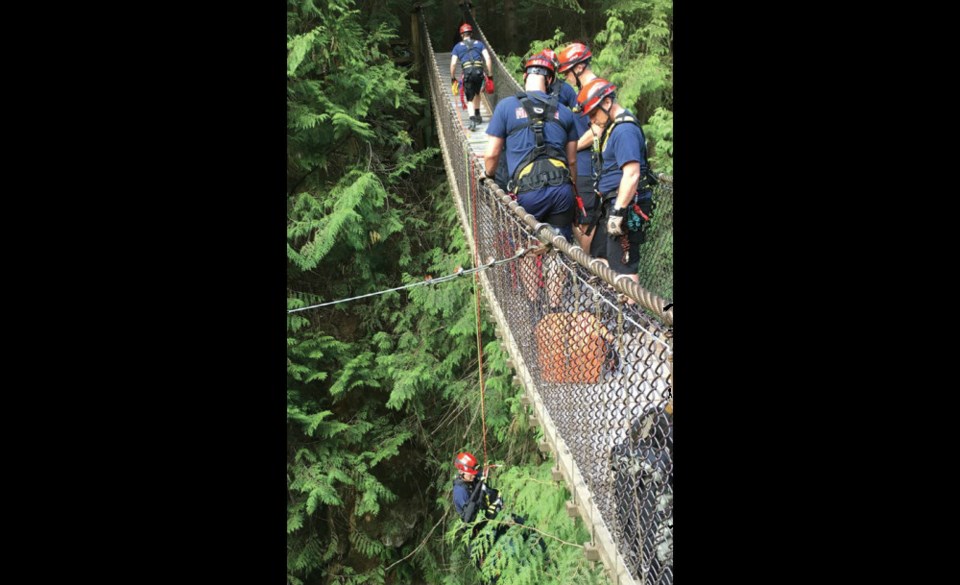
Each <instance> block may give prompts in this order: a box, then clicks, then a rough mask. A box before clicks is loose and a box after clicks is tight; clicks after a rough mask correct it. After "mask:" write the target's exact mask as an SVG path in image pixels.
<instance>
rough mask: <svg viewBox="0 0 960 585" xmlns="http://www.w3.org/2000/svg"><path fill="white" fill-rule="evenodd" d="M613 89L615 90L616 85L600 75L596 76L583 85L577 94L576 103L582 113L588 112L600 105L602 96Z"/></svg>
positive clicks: (609, 93) (605, 95)
mask: <svg viewBox="0 0 960 585" xmlns="http://www.w3.org/2000/svg"><path fill="white" fill-rule="evenodd" d="M615 91H617V86H616V85H614V84H612V83H610V82H609V81H607V80H606V79H603V78H602V77H597V78H596V79H594V80H592V81H590V82H589V83H588V84H586V85H585V86H583V89H581V90H580V95H578V96H577V103H578V104H580V109H581V111H583V113H584V114H589V113H590V112H592V111H593V110H595V109H596V108H597V106H599V105H600V102H602V101H603V98H605V97H607V96H608V95H611V94H612V93H613V92H615Z"/></svg>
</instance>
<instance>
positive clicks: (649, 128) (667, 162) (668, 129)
mask: <svg viewBox="0 0 960 585" xmlns="http://www.w3.org/2000/svg"><path fill="white" fill-rule="evenodd" d="M643 133H644V135H646V137H647V139H648V140H649V141H650V143H651V145H652V148H651V149H650V165H651V166H652V167H653V168H655V169H657V172H660V173H665V174H667V175H673V112H671V111H670V110H668V109H666V108H657V111H655V112H654V113H653V115H652V116H650V119H649V120H648V123H647V125H645V126H644V127H643Z"/></svg>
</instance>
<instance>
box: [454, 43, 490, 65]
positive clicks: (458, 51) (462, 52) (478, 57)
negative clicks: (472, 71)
mask: <svg viewBox="0 0 960 585" xmlns="http://www.w3.org/2000/svg"><path fill="white" fill-rule="evenodd" d="M484 49H486V47H485V46H484V45H483V41H473V48H472V49H469V50H468V49H467V46H466V45H465V44H463V41H460V42H459V43H457V44H456V45H454V47H453V55H454V56H455V57H456V58H457V59H459V60H460V66H461V67H462V66H463V64H464V63H466V62H467V61H480V67H481V68H483V62H484V61H483V50H484Z"/></svg>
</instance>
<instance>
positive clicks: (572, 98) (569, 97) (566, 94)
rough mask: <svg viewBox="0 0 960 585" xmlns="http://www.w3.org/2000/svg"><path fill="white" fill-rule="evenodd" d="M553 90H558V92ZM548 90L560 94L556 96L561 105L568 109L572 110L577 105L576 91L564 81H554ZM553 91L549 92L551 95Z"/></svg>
mask: <svg viewBox="0 0 960 585" xmlns="http://www.w3.org/2000/svg"><path fill="white" fill-rule="evenodd" d="M554 88H559V90H557V89H554ZM550 89H551V90H553V91H559V92H560V93H558V94H557V95H558V96H560V103H561V104H563V105H565V106H567V107H568V108H570V109H573V108H574V107H575V106H576V105H577V90H575V89H573V87H572V86H571V85H570V84H569V83H567V82H566V81H555V82H554V83H553V86H551V88H550ZM553 91H551V92H550V93H551V95H553Z"/></svg>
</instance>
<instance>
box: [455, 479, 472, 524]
mask: <svg viewBox="0 0 960 585" xmlns="http://www.w3.org/2000/svg"><path fill="white" fill-rule="evenodd" d="M474 485H475V484H473V483H471V484H469V485H468V484H467V483H466V482H465V481H463V480H462V479H460V478H459V477H458V478H457V479H455V480H454V481H453V507H454V508H456V509H457V514H459V515H460V517H461V518H463V507H464V506H466V505H467V502H469V501H470V491H469V490H472V489H473V486H474Z"/></svg>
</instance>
